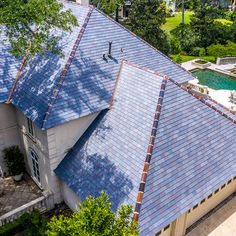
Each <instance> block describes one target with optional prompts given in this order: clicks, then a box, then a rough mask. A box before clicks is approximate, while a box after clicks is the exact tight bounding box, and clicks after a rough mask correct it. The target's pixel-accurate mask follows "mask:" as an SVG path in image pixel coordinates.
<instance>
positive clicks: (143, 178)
mask: <svg viewBox="0 0 236 236" xmlns="http://www.w3.org/2000/svg"><path fill="white" fill-rule="evenodd" d="M167 81H168V77H164V78H163V80H162V83H161V89H160V92H159V97H158V101H157V106H156V111H155V116H154V120H153V126H152V130H151V135H150V139H149V144H148V148H147V154H146V158H145V161H144V166H143V172H142V175H141V180H140V184H139V190H138V194H137V198H136V203H135V209H134V215H133V218H134V220H136V221H138V219H139V214H140V210H141V205H142V200H143V195H144V191H145V185H146V182H147V175H148V171H149V167H150V163H151V158H152V153H153V149H154V143H155V140H156V133H157V127H158V124H159V120H160V115H161V108H162V103H163V99H164V95H165V89H166V84H167Z"/></svg>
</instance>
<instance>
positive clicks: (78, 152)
mask: <svg viewBox="0 0 236 236" xmlns="http://www.w3.org/2000/svg"><path fill="white" fill-rule="evenodd" d="M106 114H107V111H103V112H101V113H100V115H99V116H98V117H97V118H96V120H95V121H94V122H93V123H92V125H91V126H90V128H89V129H88V130H87V131H86V132H85V134H84V135H82V137H81V138H80V139H79V141H78V142H77V143H76V145H75V147H73V149H72V150H71V151H70V152H69V153H68V154H67V156H66V157H65V158H64V160H63V161H62V162H61V163H60V165H59V167H58V168H57V169H56V171H55V172H56V174H57V175H58V176H59V177H60V178H62V180H63V181H65V183H66V184H67V185H68V186H69V187H70V188H71V189H72V190H73V191H74V192H75V193H76V194H77V195H78V196H79V197H80V198H81V199H82V200H84V199H85V198H86V197H87V196H89V195H92V196H95V197H97V196H99V195H100V193H101V192H102V191H105V192H106V193H107V194H108V195H109V196H110V201H111V203H112V209H113V210H114V211H116V210H117V208H118V207H119V206H120V204H122V203H127V202H129V203H130V199H129V194H130V192H131V191H132V190H133V188H134V186H133V183H132V180H131V179H130V177H129V176H128V175H127V174H126V173H125V172H124V169H123V168H122V167H120V166H118V165H117V163H115V161H114V159H113V158H112V156H111V155H112V153H111V150H109V148H107V149H106V150H104V147H103V148H102V149H99V147H96V145H95V147H94V140H92V142H93V143H92V146H91V145H89V142H90V139H91V138H92V139H93V137H92V136H94V135H95V136H96V138H97V136H99V139H106V138H108V137H109V136H106V135H109V133H110V132H112V129H111V127H109V126H107V125H105V124H104V120H105V119H106ZM100 145H103V144H102V142H101V143H100ZM121 158H124V157H121Z"/></svg>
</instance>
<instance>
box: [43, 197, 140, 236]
mask: <svg viewBox="0 0 236 236" xmlns="http://www.w3.org/2000/svg"><path fill="white" fill-rule="evenodd" d="M131 214H132V207H131V206H128V205H122V206H121V207H120V208H119V210H118V213H117V215H116V214H115V213H114V212H112V210H111V203H110V202H109V197H108V196H107V195H106V194H105V193H102V194H101V195H100V196H99V197H97V198H93V197H91V196H90V197H87V198H86V200H85V201H84V202H83V203H82V204H80V205H79V210H78V211H77V212H74V213H73V214H72V216H71V217H65V216H62V215H61V216H59V218H56V217H53V218H52V219H51V221H50V222H49V223H48V230H47V231H46V235H48V236H56V235H60V236H71V235H73V236H76V235H78V236H137V235H138V230H137V222H135V221H134V220H133V219H132V218H131Z"/></svg>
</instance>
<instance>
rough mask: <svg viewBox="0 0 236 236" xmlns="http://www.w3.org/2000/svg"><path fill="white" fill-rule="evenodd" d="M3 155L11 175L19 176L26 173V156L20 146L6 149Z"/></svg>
mask: <svg viewBox="0 0 236 236" xmlns="http://www.w3.org/2000/svg"><path fill="white" fill-rule="evenodd" d="M3 153H4V160H5V162H6V165H7V168H8V171H9V174H10V175H13V176H14V175H19V174H21V173H23V172H24V171H25V162H24V155H23V154H22V153H21V151H20V149H19V147H18V146H11V147H9V148H5V149H4V150H3Z"/></svg>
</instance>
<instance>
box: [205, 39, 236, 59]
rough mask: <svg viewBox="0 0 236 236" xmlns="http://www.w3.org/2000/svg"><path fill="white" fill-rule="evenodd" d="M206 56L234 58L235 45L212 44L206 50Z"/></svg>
mask: <svg viewBox="0 0 236 236" xmlns="http://www.w3.org/2000/svg"><path fill="white" fill-rule="evenodd" d="M207 51H208V54H209V55H211V56H214V57H215V58H217V57H226V56H235V55H236V43H233V42H230V41H228V42H227V44H226V45H221V44H213V45H211V46H209V47H208V48H207Z"/></svg>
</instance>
